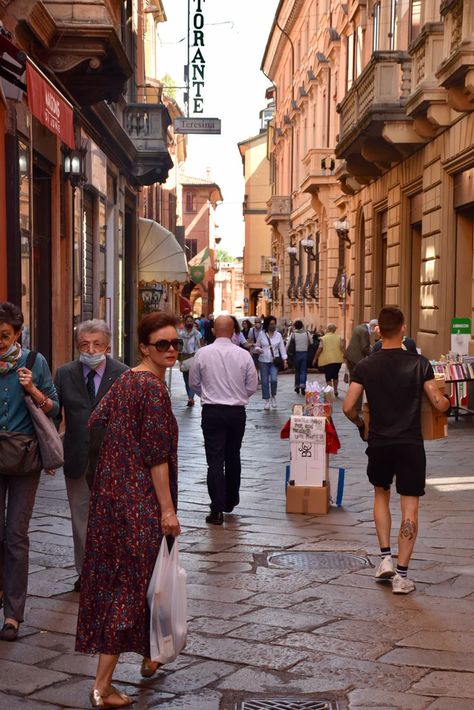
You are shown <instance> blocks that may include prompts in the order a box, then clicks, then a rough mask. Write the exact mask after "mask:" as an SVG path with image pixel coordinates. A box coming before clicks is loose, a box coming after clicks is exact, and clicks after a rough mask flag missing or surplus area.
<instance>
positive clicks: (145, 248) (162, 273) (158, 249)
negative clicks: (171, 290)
mask: <svg viewBox="0 0 474 710" xmlns="http://www.w3.org/2000/svg"><path fill="white" fill-rule="evenodd" d="M138 235H139V238H138V280H139V281H146V282H147V283H150V282H152V281H159V282H168V283H173V282H175V281H179V282H181V283H184V282H185V281H187V280H188V278H189V277H188V265H187V263H186V256H185V255H184V251H183V250H182V248H181V247H180V246H179V244H178V242H177V240H176V237H175V236H174V234H172V233H171V232H170V231H168V230H167V229H165V228H164V227H162V226H161V224H158V222H155V221H154V220H153V219H144V218H143V217H141V218H140V219H139V220H138Z"/></svg>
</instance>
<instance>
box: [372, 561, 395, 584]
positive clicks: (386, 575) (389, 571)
mask: <svg viewBox="0 0 474 710" xmlns="http://www.w3.org/2000/svg"><path fill="white" fill-rule="evenodd" d="M394 574H395V570H394V569H393V561H392V558H391V557H383V558H382V560H381V561H380V564H379V566H378V567H377V571H376V573H375V579H376V580H377V582H385V581H386V580H388V579H392V577H393V575H394Z"/></svg>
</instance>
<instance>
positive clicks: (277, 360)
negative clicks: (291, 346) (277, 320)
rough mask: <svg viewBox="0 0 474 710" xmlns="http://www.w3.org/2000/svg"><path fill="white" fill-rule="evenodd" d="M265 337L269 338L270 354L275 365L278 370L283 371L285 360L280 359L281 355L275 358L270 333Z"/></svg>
mask: <svg viewBox="0 0 474 710" xmlns="http://www.w3.org/2000/svg"><path fill="white" fill-rule="evenodd" d="M265 335H266V336H267V340H268V344H269V346H270V352H271V354H272V358H273V364H274V365H275V367H276V368H278V370H283V358H282V357H280V356H279V355H276V356H275V353H274V352H273V348H272V341H271V340H270V338H269V337H268V333H266V334H265Z"/></svg>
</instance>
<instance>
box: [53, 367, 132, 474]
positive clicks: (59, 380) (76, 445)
mask: <svg viewBox="0 0 474 710" xmlns="http://www.w3.org/2000/svg"><path fill="white" fill-rule="evenodd" d="M126 370H128V367H127V365H124V364H123V363H121V362H119V361H118V360H113V359H112V358H110V357H107V363H106V366H105V370H104V375H103V377H102V381H101V383H100V387H99V390H98V392H97V395H96V398H95V401H94V403H93V404H92V405H91V402H90V399H89V394H88V392H87V388H86V383H85V380H84V375H83V368H82V363H81V362H79V360H73V361H72V362H68V363H67V364H66V365H63V366H62V367H60V368H58V370H57V372H56V376H55V378H54V384H55V386H56V390H57V393H58V397H59V407H60V412H62V414H63V416H64V419H65V424H66V429H65V434H64V441H63V444H64V475H65V476H68V477H69V478H80V477H81V476H83V475H84V474H85V472H86V470H87V464H88V459H89V441H90V436H89V429H88V428H87V422H88V420H89V417H90V415H91V412H92V410H93V409H94V407H95V406H96V405H97V404H98V402H100V400H101V399H102V397H103V396H104V394H105V393H106V392H108V390H109V389H110V388H111V386H112V385H113V383H114V382H115V380H116V379H117V378H118V377H120V375H121V374H122V373H123V372H125V371H126Z"/></svg>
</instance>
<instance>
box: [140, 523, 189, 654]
mask: <svg viewBox="0 0 474 710" xmlns="http://www.w3.org/2000/svg"><path fill="white" fill-rule="evenodd" d="M147 601H148V606H149V607H150V658H151V660H152V661H158V662H159V663H161V664H164V663H171V661H174V660H175V658H176V657H177V656H178V654H180V653H181V651H182V650H183V649H184V647H185V646H186V636H187V604H186V572H185V570H184V569H183V568H182V567H180V564H179V550H178V542H177V540H176V539H175V540H174V542H173V547H172V549H171V553H170V552H169V550H168V543H167V541H166V538H165V537H163V540H162V541H161V545H160V551H159V553H158V557H157V559H156V562H155V567H154V569H153V574H152V577H151V580H150V584H149V585H148V591H147Z"/></svg>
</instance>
